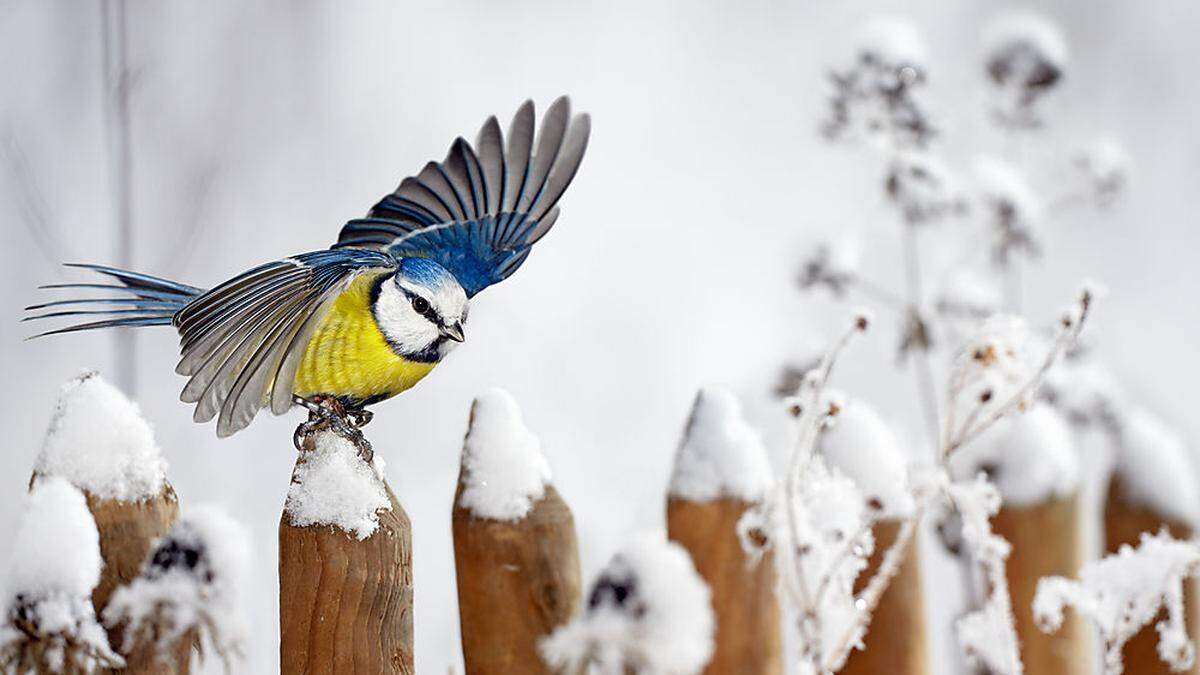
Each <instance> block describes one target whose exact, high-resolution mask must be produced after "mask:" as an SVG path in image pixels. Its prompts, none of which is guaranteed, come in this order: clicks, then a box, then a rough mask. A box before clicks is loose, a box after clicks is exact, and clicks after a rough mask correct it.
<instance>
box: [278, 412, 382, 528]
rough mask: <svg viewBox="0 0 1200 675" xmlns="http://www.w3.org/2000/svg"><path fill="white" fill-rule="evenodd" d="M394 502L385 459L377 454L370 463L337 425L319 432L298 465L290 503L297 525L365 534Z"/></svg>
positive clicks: (286, 505) (289, 506) (287, 506)
mask: <svg viewBox="0 0 1200 675" xmlns="http://www.w3.org/2000/svg"><path fill="white" fill-rule="evenodd" d="M390 508H391V500H390V499H389V498H388V495H387V490H386V489H385V488H384V484H383V460H382V459H381V458H380V457H379V455H378V454H376V455H375V461H374V463H373V464H371V465H368V464H367V463H366V462H364V461H363V460H362V458H360V457H359V456H358V449H357V448H355V447H354V444H353V443H351V442H350V441H347V440H346V439H344V438H342V437H341V436H338V435H337V434H335V433H333V432H331V431H321V432H318V433H317V435H316V437H315V439H314V444H313V450H312V452H310V453H307V455H306V456H305V458H304V461H303V462H301V463H300V464H298V465H297V466H296V471H295V473H294V474H293V475H292V484H291V486H290V487H289V488H288V494H287V502H286V503H285V505H284V511H285V512H286V513H287V514H288V515H289V516H290V517H291V522H292V524H293V525H296V526H298V527H305V526H308V525H332V526H333V527H337V528H339V529H341V530H344V531H346V532H349V533H351V534H353V535H354V536H355V537H357V538H358V539H360V540H362V539H366V538H367V537H369V536H371V534H373V533H374V532H375V529H376V528H377V527H379V515H378V514H379V511H386V510H389V509H390Z"/></svg>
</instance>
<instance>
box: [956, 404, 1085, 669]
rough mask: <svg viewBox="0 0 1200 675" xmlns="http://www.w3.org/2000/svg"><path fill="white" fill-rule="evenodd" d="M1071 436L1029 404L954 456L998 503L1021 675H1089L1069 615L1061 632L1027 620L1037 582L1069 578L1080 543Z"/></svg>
mask: <svg viewBox="0 0 1200 675" xmlns="http://www.w3.org/2000/svg"><path fill="white" fill-rule="evenodd" d="M1075 452H1076V451H1075V449H1074V445H1073V440H1072V436H1071V432H1070V429H1069V427H1068V426H1067V424H1066V422H1065V421H1064V420H1063V419H1062V417H1061V416H1060V415H1059V414H1058V413H1056V412H1055V411H1054V410H1052V409H1051V408H1049V407H1047V406H1045V405H1042V404H1036V405H1034V406H1033V407H1032V408H1030V409H1029V410H1028V411H1026V412H1024V413H1021V414H1019V415H1018V416H1016V417H1014V418H1011V419H1006V420H1002V421H1001V422H998V423H997V424H996V425H995V426H994V427H993V428H992V429H989V430H988V431H987V432H985V433H984V434H983V435H982V436H980V438H978V439H976V440H975V441H974V442H972V443H971V444H970V445H967V446H965V447H964V448H962V449H961V450H959V452H958V453H956V455H955V456H954V457H953V459H952V460H951V466H952V468H953V469H954V470H955V474H956V476H957V477H958V478H960V479H962V478H967V477H970V476H974V475H976V474H978V473H979V472H980V471H983V472H986V473H987V474H988V475H989V477H990V479H991V480H992V482H994V483H995V484H996V486H997V488H998V489H999V491H1000V495H1001V498H1002V500H1003V504H1002V506H1001V507H1000V511H999V513H997V514H996V516H995V517H994V518H993V520H992V530H993V531H994V532H995V533H996V534H998V535H1000V536H1001V537H1003V538H1004V539H1006V540H1008V542H1009V543H1010V544H1012V552H1011V553H1010V554H1009V556H1008V560H1007V562H1006V564H1005V573H1006V575H1007V577H1008V586H1009V593H1010V594H1011V600H1012V608H1013V614H1014V617H1015V619H1016V629H1017V637H1018V639H1019V640H1020V645H1021V659H1022V661H1023V663H1024V665H1025V673H1026V675H1091V673H1092V663H1093V647H1094V646H1093V644H1092V636H1091V632H1090V630H1089V627H1088V625H1087V623H1086V621H1085V620H1084V619H1083V618H1082V617H1080V616H1078V615H1076V614H1074V613H1069V614H1068V615H1067V617H1066V620H1065V621H1064V622H1063V626H1062V629H1061V630H1059V631H1057V632H1056V633H1054V634H1051V635H1048V634H1046V633H1043V632H1042V631H1041V630H1040V629H1039V628H1038V626H1037V622H1036V621H1035V620H1034V618H1033V598H1034V595H1035V594H1036V593H1037V586H1038V581H1039V580H1040V579H1041V578H1042V577H1046V576H1064V577H1069V578H1075V577H1076V576H1077V575H1078V573H1079V568H1080V567H1081V566H1082V565H1083V562H1084V556H1085V542H1084V533H1083V523H1082V519H1081V514H1080V510H1081V508H1080V503H1081V500H1080V493H1079V460H1078V457H1077V456H1076V454H1075Z"/></svg>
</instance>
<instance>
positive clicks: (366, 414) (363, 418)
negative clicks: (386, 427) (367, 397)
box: [346, 408, 375, 429]
mask: <svg viewBox="0 0 1200 675" xmlns="http://www.w3.org/2000/svg"><path fill="white" fill-rule="evenodd" d="M346 416H347V417H349V418H350V421H351V422H353V423H354V426H356V427H358V428H359V429H361V428H363V427H365V426H367V425H368V424H370V423H371V420H373V419H375V413H373V412H371V411H370V410H367V409H366V408H349V409H347V410H346Z"/></svg>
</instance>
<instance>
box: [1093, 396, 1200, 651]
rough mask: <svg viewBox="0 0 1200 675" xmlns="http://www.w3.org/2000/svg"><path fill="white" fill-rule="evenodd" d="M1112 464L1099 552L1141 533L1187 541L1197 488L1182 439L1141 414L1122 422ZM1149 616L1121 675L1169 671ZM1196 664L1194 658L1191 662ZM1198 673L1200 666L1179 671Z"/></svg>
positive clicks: (1192, 623) (1195, 628) (1194, 620)
mask: <svg viewBox="0 0 1200 675" xmlns="http://www.w3.org/2000/svg"><path fill="white" fill-rule="evenodd" d="M1117 445H1118V447H1117V461H1116V465H1115V467H1114V471H1113V475H1112V477H1111V479H1110V482H1109V485H1108V494H1107V496H1106V498H1105V503H1104V549H1105V552H1106V553H1115V552H1116V551H1117V550H1118V549H1120V548H1121V546H1123V545H1126V544H1128V545H1130V546H1137V545H1138V541H1139V536H1140V535H1141V533H1143V532H1150V533H1155V532H1158V531H1159V530H1161V529H1164V528H1165V529H1166V530H1167V531H1168V532H1170V534H1171V536H1172V537H1175V538H1176V539H1190V538H1191V537H1193V536H1195V534H1196V523H1197V522H1198V520H1200V489H1198V488H1197V486H1196V483H1195V479H1194V478H1193V477H1194V476H1195V469H1194V468H1193V467H1192V458H1191V455H1190V454H1189V453H1188V450H1187V447H1186V446H1185V444H1184V442H1183V440H1182V439H1181V438H1180V437H1179V436H1178V434H1176V433H1175V432H1174V431H1173V430H1171V429H1169V428H1168V427H1167V426H1166V425H1165V424H1163V423H1162V422H1161V421H1159V420H1158V419H1157V418H1155V417H1153V416H1151V415H1150V414H1149V413H1146V412H1144V411H1141V410H1136V411H1134V412H1133V413H1132V414H1131V415H1129V416H1128V418H1127V419H1125V420H1124V422H1123V424H1122V426H1121V429H1120V433H1119V439H1118V444H1117ZM1197 586H1198V584H1197V583H1196V580H1195V579H1188V580H1187V581H1185V582H1184V593H1185V597H1184V616H1185V617H1186V618H1185V621H1187V626H1188V633H1189V634H1190V635H1191V636H1192V642H1193V643H1194V644H1200V616H1197V614H1196V612H1197V611H1198V610H1200V602H1198V599H1197V592H1198V590H1200V589H1198V588H1197ZM1163 618H1165V614H1164V615H1163V616H1160V617H1157V618H1155V620H1154V621H1151V622H1150V623H1149V624H1148V625H1147V626H1146V627H1145V628H1143V629H1142V630H1141V632H1139V633H1138V634H1137V635H1135V636H1133V638H1131V639H1130V640H1129V642H1127V643H1125V648H1124V649H1123V650H1122V652H1121V654H1122V657H1123V659H1124V662H1125V672H1127V673H1138V674H1139V675H1141V674H1142V673H1145V674H1147V675H1155V674H1156V673H1163V674H1164V675H1165V674H1166V673H1172V672H1177V671H1172V670H1171V669H1170V667H1169V666H1168V665H1167V664H1166V663H1165V662H1164V661H1163V660H1162V659H1161V658H1159V656H1158V633H1157V631H1155V629H1154V625H1155V624H1157V623H1158V621H1160V620H1161V619H1163ZM1197 660H1198V661H1200V659H1197ZM1183 672H1187V673H1192V675H1200V663H1193V665H1192V667H1191V668H1190V669H1189V670H1187V671H1183Z"/></svg>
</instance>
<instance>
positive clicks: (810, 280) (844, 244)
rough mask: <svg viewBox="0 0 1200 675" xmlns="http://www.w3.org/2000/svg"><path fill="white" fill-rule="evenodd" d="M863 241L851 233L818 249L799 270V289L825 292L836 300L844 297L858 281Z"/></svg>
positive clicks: (821, 244) (825, 243)
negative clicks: (819, 289)
mask: <svg viewBox="0 0 1200 675" xmlns="http://www.w3.org/2000/svg"><path fill="white" fill-rule="evenodd" d="M861 258H862V240H861V239H860V238H859V237H858V236H857V235H856V234H855V233H853V232H846V233H843V234H842V236H841V237H838V238H837V239H835V240H833V241H828V242H822V243H820V244H818V245H817V247H816V248H815V249H814V250H813V252H812V254H811V255H810V256H809V257H808V258H806V259H805V261H804V264H803V265H802V266H801V268H800V276H799V278H798V279H797V281H798V282H799V284H800V288H802V289H805V290H808V289H816V288H824V289H825V290H827V291H828V292H829V294H830V295H832V296H833V297H835V298H840V297H842V296H843V295H845V294H846V292H847V291H848V290H849V288H850V286H851V285H852V284H854V283H855V280H856V279H857V278H858V266H859V262H860V261H861Z"/></svg>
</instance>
